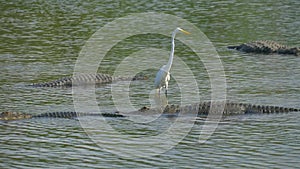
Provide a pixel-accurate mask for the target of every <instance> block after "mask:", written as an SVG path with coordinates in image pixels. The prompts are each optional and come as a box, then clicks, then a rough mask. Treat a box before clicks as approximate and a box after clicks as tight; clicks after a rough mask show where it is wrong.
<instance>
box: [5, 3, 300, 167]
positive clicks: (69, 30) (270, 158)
mask: <svg viewBox="0 0 300 169" xmlns="http://www.w3.org/2000/svg"><path fill="white" fill-rule="evenodd" d="M299 7H300V3H299V1H297V0H288V1H283V2H282V1H279V0H275V1H265V2H261V1H254V2H252V3H245V2H243V1H220V2H211V1H201V2H200V1H199V2H196V1H195V2H181V1H175V2H174V1H172V2H171V1H170V2H167V1H151V2H142V1H119V2H114V1H101V2H92V1H42V0H40V1H39V0H38V1H33V0H28V1H3V2H1V7H0V9H1V18H0V23H1V35H0V43H1V47H0V61H1V62H0V72H1V76H0V88H1V89H0V91H1V93H0V95H1V97H0V103H1V104H0V111H1V112H2V111H19V112H27V113H32V114H39V113H42V112H53V111H74V109H75V108H74V104H73V97H72V89H71V88H32V87H28V86H26V85H28V84H31V83H37V82H44V81H49V80H54V79H57V78H60V77H63V76H66V75H72V73H73V70H74V66H75V63H76V60H77V58H78V56H79V53H80V51H81V49H82V47H83V46H84V44H85V42H86V41H87V40H88V39H89V38H90V37H91V35H93V33H95V32H96V31H97V30H98V29H100V28H102V27H103V26H104V25H105V24H107V23H109V22H111V21H113V20H114V19H116V18H119V17H124V16H126V15H128V14H132V13H139V12H163V13H167V14H171V15H176V16H178V17H181V18H183V19H186V20H187V21H189V22H191V23H193V24H194V25H195V26H197V27H198V28H199V29H200V30H201V31H203V32H204V33H205V35H206V36H207V37H208V38H209V39H210V40H211V42H212V43H213V45H214V46H215V47H216V49H217V51H218V53H219V55H220V58H221V61H222V64H223V67H224V71H225V75H226V82H227V84H226V85H227V98H228V99H230V100H233V101H237V102H246V103H251V104H266V105H278V106H285V107H296V108H300V107H299V98H300V86H299V84H300V65H299V63H300V57H296V56H282V55H268V56H264V55H257V54H256V55H255V54H245V53H239V52H236V51H230V50H227V49H226V46H228V45H233V44H239V43H242V42H247V41H252V40H265V39H269V40H276V41H279V42H281V43H283V44H286V45H291V46H299V45H300V44H299V37H300V31H299V27H300V22H299V19H300V13H299ZM167 26H168V25H166V27H167ZM172 29H174V28H170V30H172ZM185 29H186V30H189V28H185ZM169 38H170V37H166V36H162V35H159V34H153V35H151V34H150V35H137V36H133V37H129V38H127V39H125V40H123V41H122V42H120V43H118V44H117V45H116V46H115V47H114V48H113V49H112V50H111V51H110V52H109V53H108V54H107V56H106V58H105V59H104V60H103V62H101V66H100V67H99V68H98V72H105V73H109V74H113V73H114V70H115V69H116V67H117V66H118V64H120V62H121V61H122V60H123V59H125V58H126V56H129V55H130V54H132V53H133V52H138V51H139V50H140V49H146V48H158V49H163V50H166V51H169V49H170V39H169ZM176 43H177V46H176V50H175V53H176V55H177V56H180V58H181V59H182V60H183V61H184V62H185V63H186V64H187V65H188V67H189V68H190V69H191V70H192V71H193V73H194V76H195V79H196V81H197V83H198V85H199V86H198V87H199V96H200V99H201V100H209V99H210V94H211V93H210V81H209V78H208V74H207V71H206V69H205V66H204V64H203V63H202V62H201V60H199V59H196V57H195V55H193V53H192V52H191V51H190V50H189V49H188V48H187V46H185V45H183V44H182V43H180V42H179V41H177V42H176ZM151 59H152V60H151ZM147 61H150V62H152V61H153V62H154V61H155V59H153V58H149V60H147ZM166 61H167V60H166ZM161 64H164V63H161ZM159 66H161V65H158V67H159ZM172 70H176V67H174V69H172ZM172 70H171V73H172ZM156 71H157V70H154V69H153V70H146V71H145V72H144V73H147V74H148V76H149V79H148V80H144V81H136V82H132V83H131V85H130V100H131V104H132V105H133V106H134V107H135V108H140V107H142V106H144V105H149V104H150V101H149V97H150V96H149V93H151V91H152V89H153V79H154V76H155V73H156ZM173 73H177V74H178V73H179V74H178V75H182V76H186V75H185V74H184V73H181V74H180V72H174V71H173ZM187 83H188V82H187ZM117 84H118V83H117ZM111 87H112V85H103V86H97V87H96V89H95V92H96V101H97V103H96V104H98V105H99V107H100V109H101V111H105V112H112V111H114V110H115V109H116V107H115V106H114V102H113V96H112V93H111ZM169 88H170V91H169V95H168V101H169V103H180V97H181V95H180V89H179V87H178V85H177V84H176V82H175V80H174V79H172V80H171V81H170V86H169ZM120 92H121V91H120ZM123 99H124V101H125V100H126V98H123ZM149 118H154V117H151V116H147V117H145V119H144V121H147V123H133V122H130V120H128V119H114V118H107V119H105V121H103V119H101V118H99V119H98V118H94V119H93V118H92V119H89V117H86V118H85V119H82V120H74V119H47V118H41V119H28V120H22V121H13V122H0V123H1V125H0V133H1V134H0V161H1V162H0V168H33V167H36V168H59V167H60V168H82V167H88V168H100V167H103V168H118V167H120V168H133V167H134V168H135V167H137V168H142V167H147V168H152V167H156V168H164V167H165V168H199V167H200V168H233V167H238V168H242V167H243V168H288V167H289V168H297V167H298V166H299V164H300V163H299V156H300V142H299V140H300V138H299V136H300V123H299V121H300V115H299V113H296V112H294V113H289V114H273V115H247V116H234V117H227V118H226V119H223V120H222V121H221V122H220V123H219V125H218V128H217V129H216V130H215V132H214V133H213V134H212V135H211V137H210V138H209V139H208V140H207V141H206V142H205V143H202V144H199V143H198V138H199V135H201V131H202V129H203V124H204V121H203V120H197V121H196V122H194V121H190V120H189V118H188V119H183V120H182V119H181V120H179V121H180V124H181V125H183V126H191V124H192V125H193V127H192V128H191V129H190V128H189V129H187V130H190V132H188V133H187V134H186V136H185V137H184V138H183V139H182V140H181V141H180V142H179V143H177V142H176V143H175V145H174V146H172V147H171V149H169V150H168V151H166V152H164V153H158V154H156V155H155V156H144V157H142V158H133V157H132V158H126V157H124V156H120V155H122V152H123V150H128V154H130V153H135V154H139V152H135V151H136V150H139V149H140V148H141V147H142V146H143V145H144V144H143V142H142V140H143V139H147V138H150V137H151V136H157V135H158V136H159V135H160V134H163V133H164V131H168V129H169V128H171V127H172V124H174V123H176V124H178V123H177V122H178V121H176V118H175V119H174V118H167V117H164V118H159V119H156V120H155V119H154V120H153V121H152V120H149ZM95 120H99V123H91V124H97V125H93V126H90V127H91V128H90V129H87V128H85V129H83V128H82V126H85V124H89V123H88V122H95ZM138 120H141V119H138ZM82 122H87V123H85V124H83V123H82ZM102 123H103V124H104V123H105V124H110V125H109V126H112V129H114V130H115V131H118V132H117V134H116V133H115V132H113V131H110V130H108V129H107V128H105V129H104V128H99V127H97V126H98V125H99V124H102ZM99 126H101V125H99ZM106 127H107V126H106ZM178 133H184V132H183V131H178V132H174V133H173V135H174V136H177V135H178ZM97 136H103V137H104V138H105V139H103V140H104V141H103V140H102V139H101V138H99V137H97ZM137 138H141V140H140V141H139V139H137ZM101 141H102V142H101ZM118 141H120V142H122V143H124V145H120V144H119V145H118V144H116V145H113V144H114V143H115V142H118ZM134 141H135V142H134ZM168 141H169V140H162V142H161V143H160V144H162V145H163V143H164V142H168ZM99 142H101V143H102V144H99ZM127 143H128V146H127V147H126V145H127ZM129 143H133V144H129ZM109 145H112V146H113V147H114V148H111V149H107V146H109ZM131 146H132V147H131ZM157 146H159V145H154V144H153V145H149V146H148V147H147V148H145V149H143V150H144V151H145V152H147V151H149V152H152V151H154V150H155V148H156V147H157ZM118 148H119V150H120V151H119V152H118V151H117V149H118ZM157 152H158V151H157Z"/></svg>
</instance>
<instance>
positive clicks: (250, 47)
mask: <svg viewBox="0 0 300 169" xmlns="http://www.w3.org/2000/svg"><path fill="white" fill-rule="evenodd" d="M228 49H236V50H238V51H242V52H246V53H260V54H274V53H277V54H287V55H295V56H299V55H300V47H288V46H286V45H282V44H279V43H277V42H274V41H271V40H259V41H253V42H248V43H243V44H241V45H238V46H228Z"/></svg>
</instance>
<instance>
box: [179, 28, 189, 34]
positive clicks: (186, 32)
mask: <svg viewBox="0 0 300 169" xmlns="http://www.w3.org/2000/svg"><path fill="white" fill-rule="evenodd" d="M180 31H181V32H183V33H185V34H187V35H189V34H191V33H190V32H188V31H185V30H183V29H180Z"/></svg>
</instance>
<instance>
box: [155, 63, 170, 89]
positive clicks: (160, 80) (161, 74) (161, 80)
mask: <svg viewBox="0 0 300 169" xmlns="http://www.w3.org/2000/svg"><path fill="white" fill-rule="evenodd" d="M167 75H168V73H167V72H166V71H165V70H164V69H163V67H162V68H160V69H159V71H158V72H157V74H156V77H155V80H154V86H155V88H161V87H163V86H165V83H166V77H167Z"/></svg>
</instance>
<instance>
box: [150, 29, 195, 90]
mask: <svg viewBox="0 0 300 169" xmlns="http://www.w3.org/2000/svg"><path fill="white" fill-rule="evenodd" d="M178 31H181V32H183V33H185V34H190V33H189V32H187V31H185V30H183V29H181V28H176V29H175V30H174V31H173V33H172V41H171V42H172V48H171V53H170V57H169V61H168V63H167V64H166V65H163V66H162V67H161V68H160V69H159V71H158V72H157V74H156V77H155V80H154V87H155V89H158V91H159V92H160V90H161V89H162V88H165V93H166V94H167V91H168V83H169V80H170V69H171V66H172V63H173V58H174V49H175V42H174V41H175V36H176V33H177V32H178Z"/></svg>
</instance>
